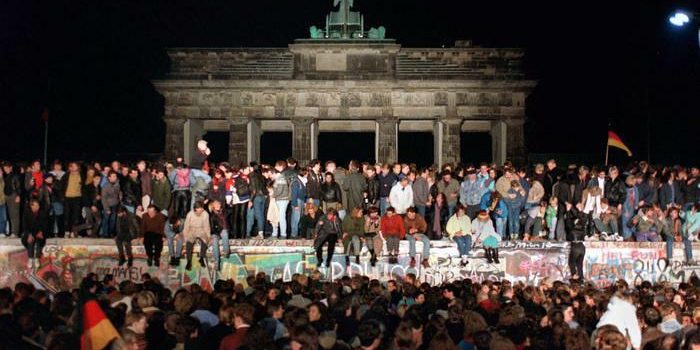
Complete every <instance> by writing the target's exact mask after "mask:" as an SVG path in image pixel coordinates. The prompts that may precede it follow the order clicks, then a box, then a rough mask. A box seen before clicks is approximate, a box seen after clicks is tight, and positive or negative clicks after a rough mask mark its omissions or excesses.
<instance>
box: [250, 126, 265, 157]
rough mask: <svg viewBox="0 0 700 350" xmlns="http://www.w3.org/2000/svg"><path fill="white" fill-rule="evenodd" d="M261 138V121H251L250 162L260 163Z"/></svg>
mask: <svg viewBox="0 0 700 350" xmlns="http://www.w3.org/2000/svg"><path fill="white" fill-rule="evenodd" d="M260 136H262V127H261V126H260V120H258V119H251V120H250V121H248V152H247V153H248V162H253V161H255V162H260Z"/></svg>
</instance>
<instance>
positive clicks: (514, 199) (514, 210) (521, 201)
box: [503, 180, 527, 240]
mask: <svg viewBox="0 0 700 350" xmlns="http://www.w3.org/2000/svg"><path fill="white" fill-rule="evenodd" d="M510 186H511V188H510V190H508V194H507V195H506V197H504V198H503V201H504V202H505V204H506V208H507V209H508V217H507V222H508V233H507V234H506V236H505V239H506V240H515V239H518V238H519V234H520V213H521V212H522V209H523V207H524V206H525V200H526V196H527V193H526V192H525V190H524V189H523V188H522V186H520V182H519V181H518V180H512V181H511V183H510Z"/></svg>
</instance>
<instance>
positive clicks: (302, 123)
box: [290, 118, 316, 127]
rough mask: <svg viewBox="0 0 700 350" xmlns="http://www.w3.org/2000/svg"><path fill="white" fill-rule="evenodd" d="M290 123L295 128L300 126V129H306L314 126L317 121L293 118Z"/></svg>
mask: <svg viewBox="0 0 700 350" xmlns="http://www.w3.org/2000/svg"><path fill="white" fill-rule="evenodd" d="M290 121H291V122H292V124H293V125H294V126H300V127H305V126H310V125H311V124H313V123H314V122H315V121H316V119H315V118H291V119H290Z"/></svg>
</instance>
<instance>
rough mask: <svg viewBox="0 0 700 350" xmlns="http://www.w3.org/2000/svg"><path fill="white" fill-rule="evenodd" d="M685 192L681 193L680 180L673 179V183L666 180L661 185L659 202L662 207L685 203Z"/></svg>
mask: <svg viewBox="0 0 700 350" xmlns="http://www.w3.org/2000/svg"><path fill="white" fill-rule="evenodd" d="M683 201H684V199H683V194H682V193H681V185H680V184H679V183H678V181H673V183H672V184H671V185H669V184H668V182H664V183H663V185H661V190H659V204H660V205H661V208H664V209H665V208H666V207H667V206H668V205H669V204H671V203H673V204H677V205H682V204H683Z"/></svg>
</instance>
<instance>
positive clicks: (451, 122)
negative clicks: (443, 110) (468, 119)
mask: <svg viewBox="0 0 700 350" xmlns="http://www.w3.org/2000/svg"><path fill="white" fill-rule="evenodd" d="M437 121H438V122H441V123H444V124H446V125H462V124H463V123H464V119H462V118H438V119H437Z"/></svg>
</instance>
